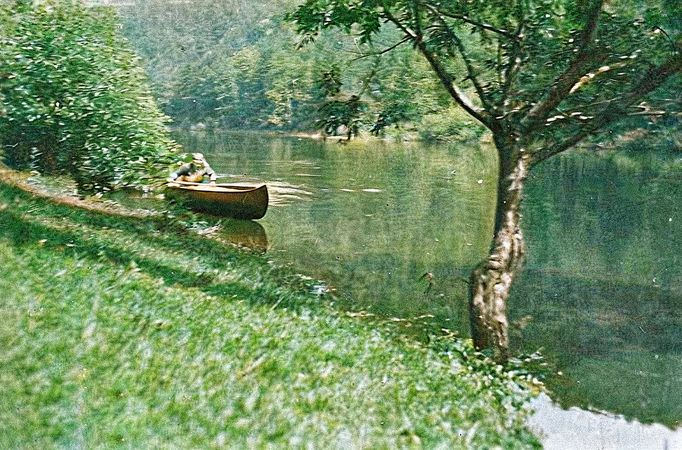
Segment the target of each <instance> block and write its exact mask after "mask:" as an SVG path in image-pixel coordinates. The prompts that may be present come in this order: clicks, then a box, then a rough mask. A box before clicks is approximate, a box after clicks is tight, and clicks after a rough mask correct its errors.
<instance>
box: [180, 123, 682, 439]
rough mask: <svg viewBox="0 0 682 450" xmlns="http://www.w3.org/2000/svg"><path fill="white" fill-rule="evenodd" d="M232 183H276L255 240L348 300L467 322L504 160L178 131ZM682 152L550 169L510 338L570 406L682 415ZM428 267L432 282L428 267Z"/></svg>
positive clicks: (647, 415)
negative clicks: (547, 371) (535, 359)
mask: <svg viewBox="0 0 682 450" xmlns="http://www.w3.org/2000/svg"><path fill="white" fill-rule="evenodd" d="M177 139H178V140H179V141H180V142H181V143H182V144H183V145H184V146H185V148H188V149H192V150H194V151H203V152H204V153H205V154H206V155H207V158H208V159H209V161H211V164H212V165H213V167H214V169H215V170H216V171H217V172H218V173H219V174H221V176H222V180H221V181H234V180H259V181H264V182H266V183H268V185H269V186H270V189H271V194H272V197H273V198H272V202H271V206H270V209H269V211H268V214H267V215H266V217H265V219H263V220H261V221H259V223H260V225H261V226H262V227H256V228H258V235H259V236H258V237H257V239H256V240H257V242H258V243H259V245H261V246H266V245H267V252H268V255H269V257H270V258H272V259H274V260H276V261H277V262H279V263H282V264H289V265H291V266H292V267H294V268H295V269H296V270H297V271H299V272H301V273H304V274H306V275H309V276H313V277H315V278H319V279H322V280H325V282H327V283H329V285H330V286H331V287H332V288H333V289H335V294H336V296H337V298H338V300H337V301H338V302H339V303H341V304H342V305H341V306H342V307H344V308H348V309H353V310H361V311H366V312H369V313H373V314H377V315H380V316H386V317H394V318H400V319H410V323H412V324H415V327H416V328H418V326H417V325H422V326H427V327H439V328H440V327H444V328H448V329H452V330H456V331H457V332H459V333H460V334H462V335H467V334H468V318H467V312H466V311H467V310H466V284H465V283H464V282H463V279H464V278H465V277H467V276H468V273H469V271H470V269H471V268H472V267H473V266H474V265H475V264H476V263H477V262H478V261H479V260H481V258H483V257H484V256H485V254H486V251H487V247H488V245H489V241H490V237H491V231H492V215H493V208H494V199H495V191H494V185H495V163H494V157H493V155H492V153H491V152H490V151H489V150H486V149H485V148H477V147H471V146H463V145H461V144H460V145H450V146H445V145H443V146H424V145H421V144H409V145H396V144H391V145H389V144H384V143H378V142H376V143H369V144H367V143H351V144H349V145H339V144H337V143H326V144H325V143H322V142H316V141H310V140H301V139H295V138H273V137H264V136H261V135H242V134H240V135H235V134H215V135H211V134H179V135H178V136H177ZM681 173H682V164H679V162H678V163H677V164H676V165H675V163H673V165H672V168H671V166H668V168H667V169H665V170H664V169H661V168H660V167H659V166H657V164H656V163H654V162H652V161H647V160H645V159H644V158H642V160H641V161H640V160H636V161H633V160H632V159H627V158H622V157H616V158H597V157H590V156H586V155H583V156H580V157H576V156H571V155H568V156H566V157H562V158H556V159H555V160H554V161H548V162H547V163H545V164H544V165H543V166H541V167H539V168H538V170H537V171H536V173H535V174H534V175H533V176H532V177H531V178H530V180H529V182H528V187H527V193H526V200H525V204H524V208H525V216H524V229H525V234H526V238H527V240H528V248H527V251H528V258H527V261H526V266H525V268H524V270H523V273H522V274H521V276H520V278H519V279H518V282H517V283H516V284H515V286H514V288H513V293H512V297H511V299H510V305H509V310H510V315H511V319H512V322H513V323H515V326H514V327H513V329H512V332H511V334H512V345H513V346H514V347H515V349H516V350H520V351H525V352H533V351H535V350H538V349H542V352H543V354H544V355H545V357H546V358H547V360H548V361H549V362H550V363H552V364H553V365H554V367H555V369H556V371H558V372H560V373H561V375H554V376H552V377H550V379H549V380H547V384H548V387H549V389H550V390H551V392H552V397H553V398H554V400H555V401H557V402H559V403H560V404H561V405H563V406H565V407H568V406H580V407H582V408H594V409H598V410H605V411H610V412H613V413H617V414H623V415H625V416H626V417H628V418H636V419H638V420H640V421H643V422H661V423H664V424H666V425H668V426H673V427H674V426H678V425H680V424H681V423H682V255H681V252H682V203H681V202H680V198H682V184H681V183H680V182H679V180H680V174H681ZM427 272H429V273H431V274H433V282H432V283H429V282H428V281H427V280H426V279H425V278H423V277H422V275H423V274H425V273H427Z"/></svg>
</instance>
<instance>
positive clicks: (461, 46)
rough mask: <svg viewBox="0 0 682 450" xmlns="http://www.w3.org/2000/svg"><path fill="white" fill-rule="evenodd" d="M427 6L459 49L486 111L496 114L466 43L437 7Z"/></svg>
mask: <svg viewBox="0 0 682 450" xmlns="http://www.w3.org/2000/svg"><path fill="white" fill-rule="evenodd" d="M427 8H428V9H430V10H431V12H432V13H434V14H435V15H436V20H438V22H439V23H440V25H441V27H442V28H444V29H445V31H446V32H447V35H448V37H449V38H450V39H451V40H452V42H453V43H454V44H455V47H456V48H457V51H458V52H459V54H460V56H461V57H462V61H464V66H465V67H466V71H467V79H469V80H470V81H471V84H473V86H474V89H475V90H476V94H478V98H479V99H480V100H481V103H482V104H483V107H484V108H485V109H486V111H488V112H490V114H493V115H494V114H495V112H494V111H492V109H493V108H492V107H491V105H490V102H489V101H488V99H487V96H486V93H485V91H484V90H483V86H482V85H481V82H480V81H479V80H478V74H477V73H476V70H475V69H474V66H473V64H472V62H471V59H469V56H468V54H467V51H466V48H465V47H464V44H463V43H462V40H461V39H460V38H459V37H458V36H457V35H456V34H455V33H454V32H453V31H452V30H451V29H450V27H449V26H448V24H447V22H446V21H445V19H443V16H441V15H440V14H439V13H438V10H437V9H436V8H434V7H431V6H427Z"/></svg>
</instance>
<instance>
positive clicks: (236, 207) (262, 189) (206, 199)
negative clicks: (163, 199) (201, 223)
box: [167, 181, 268, 219]
mask: <svg viewBox="0 0 682 450" xmlns="http://www.w3.org/2000/svg"><path fill="white" fill-rule="evenodd" d="M167 187H168V190H169V194H171V196H172V197H179V198H180V199H182V200H184V201H185V203H186V204H187V206H188V207H189V208H191V209H193V210H195V211H198V212H204V213H208V214H212V215H215V216H221V217H234V218H236V219H260V218H261V217H263V216H264V215H265V212H266V211H267V209H268V188H267V186H266V185H264V184H262V185H260V186H241V185H234V184H205V183H192V182H189V181H169V182H168V185H167Z"/></svg>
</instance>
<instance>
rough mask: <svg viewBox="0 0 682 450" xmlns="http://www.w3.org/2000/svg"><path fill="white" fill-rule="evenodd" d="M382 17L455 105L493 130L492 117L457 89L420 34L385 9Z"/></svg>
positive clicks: (493, 122)
mask: <svg viewBox="0 0 682 450" xmlns="http://www.w3.org/2000/svg"><path fill="white" fill-rule="evenodd" d="M383 12H384V16H385V17H386V19H388V20H389V21H390V22H392V23H393V24H394V25H395V26H396V27H398V28H399V29H400V30H401V31H402V32H403V33H405V36H406V37H409V38H410V39H411V40H412V42H413V43H414V45H415V47H416V48H417V49H418V50H419V52H420V53H421V54H422V55H423V56H424V57H425V58H426V60H427V61H428V63H429V65H430V66H431V68H432V69H433V71H434V72H435V73H436V76H438V79H439V80H440V82H441V84H442V85H443V86H444V87H445V89H446V90H447V91H448V94H450V96H451V97H452V98H453V100H454V101H455V103H457V104H458V105H459V106H461V107H462V108H463V109H464V110H465V111H466V112H467V113H468V114H469V115H471V116H472V117H473V118H474V119H476V120H478V121H479V122H481V123H482V124H483V125H485V126H486V127H487V128H488V129H491V130H492V129H494V128H495V121H494V119H493V117H492V116H491V115H490V114H489V113H487V112H486V111H485V110H484V109H482V108H480V107H478V106H476V105H475V104H474V103H473V102H472V101H471V99H470V98H469V97H468V96H467V95H466V93H465V92H464V91H463V90H462V89H461V88H460V87H458V86H457V85H456V84H455V83H454V81H453V80H452V77H450V75H449V74H448V72H447V70H445V67H443V65H442V64H441V63H440V61H439V60H438V58H437V57H436V55H434V53H433V52H431V51H430V50H429V49H428V47H427V46H426V44H425V43H424V39H423V36H422V35H421V33H419V32H416V31H414V30H412V29H410V28H409V27H407V26H406V25H405V24H403V23H402V22H401V21H400V20H398V19H397V18H396V17H395V16H394V15H393V14H391V12H390V11H388V10H387V9H384V11H383Z"/></svg>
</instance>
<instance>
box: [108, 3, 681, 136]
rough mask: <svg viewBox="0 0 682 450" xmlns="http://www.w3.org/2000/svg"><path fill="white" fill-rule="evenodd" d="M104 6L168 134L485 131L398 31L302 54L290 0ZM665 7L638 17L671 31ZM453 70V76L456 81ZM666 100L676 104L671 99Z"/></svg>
mask: <svg viewBox="0 0 682 450" xmlns="http://www.w3.org/2000/svg"><path fill="white" fill-rule="evenodd" d="M107 3H108V4H113V5H115V6H116V7H117V8H118V9H119V11H120V14H121V17H122V21H123V23H124V33H125V34H126V35H127V36H128V37H129V39H130V40H131V43H132V44H133V46H134V47H135V48H136V49H137V51H138V52H139V54H140V55H141V56H142V58H143V59H144V61H145V63H146V67H147V70H148V72H149V74H150V76H151V79H152V82H153V84H154V90H155V93H156V95H157V98H158V99H159V101H160V103H161V105H162V107H163V108H164V110H165V112H166V113H167V114H169V115H170V116H171V117H173V118H174V120H175V126H178V127H192V126H199V127H202V128H203V127H208V128H226V129H274V130H287V131H291V130H296V131H326V132H327V133H329V134H335V133H336V132H341V130H343V131H342V132H343V133H344V134H345V133H352V132H357V131H365V132H371V133H374V134H377V135H385V134H388V135H392V136H398V137H402V136H405V135H409V136H415V135H417V133H418V134H419V136H420V137H422V138H425V139H452V138H458V139H475V138H477V137H479V136H480V135H481V134H482V132H483V131H482V128H480V127H479V126H478V125H477V124H476V123H475V122H474V121H472V120H471V119H470V118H469V117H468V116H467V115H466V114H464V113H463V111H461V110H460V109H459V108H458V107H456V106H453V105H452V104H451V103H450V102H449V101H448V99H447V95H446V94H445V92H444V90H443V89H442V88H441V87H440V86H439V84H438V83H437V81H436V80H435V77H434V76H433V74H432V73H431V72H430V70H429V68H428V64H427V62H426V61H424V60H423V59H422V58H421V57H420V56H419V55H418V54H417V53H416V52H414V51H412V49H411V48H410V46H409V45H407V44H406V43H404V42H401V37H400V36H401V35H400V33H398V32H397V31H396V30H391V29H390V28H386V27H384V28H386V29H385V30H383V31H382V32H381V33H380V34H379V35H378V36H377V37H374V38H373V40H372V41H371V42H370V43H362V39H361V36H356V37H349V36H346V35H345V33H341V32H332V31H330V32H328V33H322V35H321V36H319V37H318V38H317V39H316V40H315V41H314V42H313V43H307V45H303V46H301V45H299V44H301V38H300V37H299V36H296V34H295V33H294V32H293V27H292V25H291V24H290V23H288V22H286V20H285V16H286V13H287V12H291V11H293V10H294V9H295V7H296V5H297V4H299V3H300V2H299V1H298V0H275V1H266V0H254V1H250V2H244V1H241V0H197V1H191V2H190V1H170V2H169V1H164V0H149V1H108V2H107ZM664 3H665V2H664ZM642 5H643V6H642V8H643V9H642V10H643V11H647V10H646V8H645V5H644V3H642ZM665 5H667V6H665ZM665 5H664V7H663V9H662V10H653V9H652V10H651V11H648V12H647V14H659V15H660V19H659V22H660V23H661V25H662V27H663V28H665V29H668V30H672V29H675V28H676V27H678V26H679V23H677V22H676V21H675V20H674V16H675V14H676V11H679V7H678V6H675V3H674V2H669V3H668V4H665ZM394 47H397V48H394ZM389 49H391V51H387V50H389ZM490 57H491V61H492V59H493V58H494V57H495V55H491V56H490ZM459 64H461V65H462V67H459V68H457V67H455V68H451V69H454V70H455V73H457V74H461V77H460V79H462V80H463V79H465V78H466V70H465V67H464V65H463V64H462V63H461V62H460V63H459ZM659 95H660V94H659ZM663 95H664V96H667V97H668V98H669V100H670V102H671V103H674V102H679V101H680V100H681V99H680V94H679V92H672V91H671V92H665V93H664V94H663ZM634 120H636V121H637V122H638V123H637V125H638V126H639V127H641V128H645V129H649V130H650V131H654V132H655V134H658V135H659V137H660V138H662V139H661V140H662V141H665V142H667V145H671V144H672V145H673V146H675V145H679V142H677V144H676V143H675V136H674V133H673V132H672V131H670V130H671V129H672V130H674V129H675V128H676V127H675V124H676V123H679V117H667V118H661V117H654V119H653V120H651V116H650V115H644V116H642V117H639V118H635V119H634ZM627 127H628V128H631V125H630V124H628V125H627ZM615 131H618V129H615ZM616 134H618V133H616ZM641 134H642V133H640V135H641Z"/></svg>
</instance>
